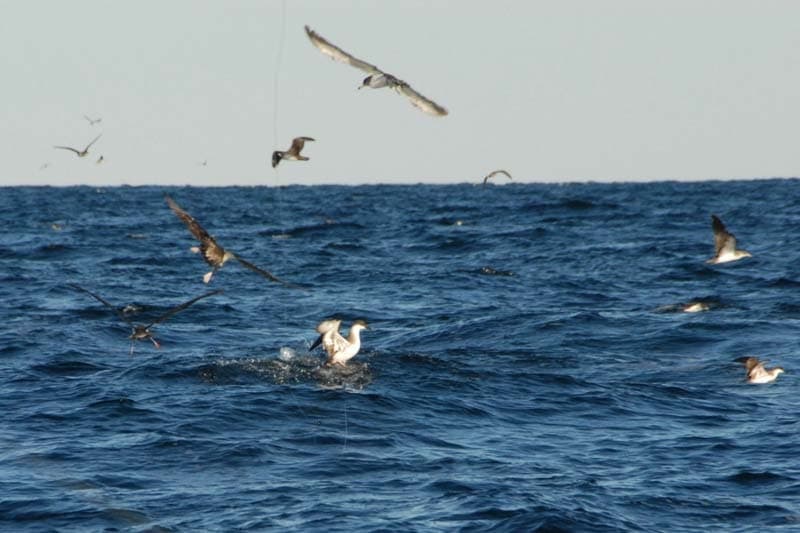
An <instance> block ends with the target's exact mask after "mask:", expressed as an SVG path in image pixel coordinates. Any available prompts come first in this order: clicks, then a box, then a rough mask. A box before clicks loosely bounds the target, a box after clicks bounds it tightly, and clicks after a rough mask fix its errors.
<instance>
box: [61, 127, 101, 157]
mask: <svg viewBox="0 0 800 533" xmlns="http://www.w3.org/2000/svg"><path fill="white" fill-rule="evenodd" d="M102 135H103V134H102V133H101V134H100V135H98V136H97V137H95V138H94V140H92V142H90V143H89V144H87V145H86V148H84V149H83V150H76V149H75V148H71V147H69V146H54V147H53V148H59V149H61V150H70V151H72V152H75V153H76V154H77V155H78V157H86V155H87V154H88V153H89V148H90V147H91V146H92V145H93V144H94V143H96V142H97V139H99V138H100V137H101V136H102Z"/></svg>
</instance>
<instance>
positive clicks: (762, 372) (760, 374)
mask: <svg viewBox="0 0 800 533" xmlns="http://www.w3.org/2000/svg"><path fill="white" fill-rule="evenodd" d="M737 361H739V362H740V363H743V364H744V367H745V369H746V370H747V382H748V383H770V382H772V381H775V380H776V379H777V378H778V376H779V375H781V374H782V373H783V372H785V370H784V369H783V368H781V367H779V366H776V367H774V368H770V369H769V370H767V369H766V368H765V367H764V363H763V362H761V361H759V360H758V358H757V357H740V358H739V359H737Z"/></svg>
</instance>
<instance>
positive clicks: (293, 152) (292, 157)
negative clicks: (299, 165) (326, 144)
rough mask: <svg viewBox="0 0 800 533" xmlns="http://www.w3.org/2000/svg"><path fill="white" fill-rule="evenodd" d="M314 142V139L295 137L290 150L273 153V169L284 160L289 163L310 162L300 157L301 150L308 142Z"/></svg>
mask: <svg viewBox="0 0 800 533" xmlns="http://www.w3.org/2000/svg"><path fill="white" fill-rule="evenodd" d="M313 140H314V139H312V138H311V137H295V138H294V139H292V146H291V147H289V149H288V150H286V151H285V152H281V151H279V150H275V151H274V152H272V168H275V167H277V166H278V163H280V162H281V160H283V159H286V160H287V161H308V158H307V157H305V156H302V155H300V150H302V149H303V146H305V144H306V141H313Z"/></svg>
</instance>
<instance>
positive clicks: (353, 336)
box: [309, 319, 369, 366]
mask: <svg viewBox="0 0 800 533" xmlns="http://www.w3.org/2000/svg"><path fill="white" fill-rule="evenodd" d="M341 324H342V321H341V320H339V319H331V320H325V321H323V322H320V323H319V325H318V326H317V333H319V334H320V335H319V337H318V338H317V340H316V341H314V344H312V345H311V348H309V351H311V350H313V349H314V348H316V347H317V346H319V345H320V344H322V347H323V348H324V349H325V351H326V352H327V354H328V359H327V361H326V362H325V364H326V365H329V366H330V365H341V366H344V365H345V364H347V361H349V360H350V359H352V358H353V357H355V356H356V354H357V353H358V351H359V350H360V349H361V335H360V332H361V330H362V329H369V327H368V326H367V323H366V322H364V321H363V320H356V321H355V322H353V325H351V326H350V333H349V334H348V335H347V338H346V339H345V338H344V337H342V335H341V334H340V333H339V326H340V325H341Z"/></svg>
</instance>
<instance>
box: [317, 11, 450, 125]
mask: <svg viewBox="0 0 800 533" xmlns="http://www.w3.org/2000/svg"><path fill="white" fill-rule="evenodd" d="M305 28H306V34H307V35H308V38H309V39H311V43H312V44H313V45H314V46H316V47H317V48H318V49H319V50H320V52H322V53H323V54H325V55H326V56H329V57H330V58H331V59H333V60H335V61H338V62H340V63H345V64H348V65H350V66H351V67H356V68H357V69H360V70H363V71H364V72H367V73H368V74H369V76H367V77H366V78H364V81H363V82H361V86H360V87H359V89H361V88H363V87H371V88H373V89H380V88H381V87H391V88H392V89H394V90H395V91H396V92H397V93H399V94H402V95H404V96H406V97H407V98H408V99H409V100H410V101H411V103H412V104H413V105H415V106H416V107H418V108H419V109H421V110H422V111H424V112H425V113H428V114H429V115H434V116H444V115H446V114H447V109H445V108H443V107H442V106H440V105H439V104H437V103H436V102H434V101H433V100H429V99H428V98H425V97H424V96H422V95H421V94H420V93H418V92H417V91H415V90H414V89H412V88H411V86H410V85H409V84H408V83H406V82H404V81H403V80H400V79H398V78H396V77H394V76H392V75H391V74H388V73H386V72H383V71H382V70H381V69H379V68H378V67H376V66H375V65H371V64H369V63H367V62H366V61H362V60H360V59H357V58H355V57H353V56H352V55H350V54H348V53H347V52H345V51H344V50H342V49H341V48H339V47H337V46H335V45H334V44H332V43H330V42H328V41H327V40H325V39H324V38H323V37H322V36H321V35H319V34H318V33H317V32H315V31H314V30H312V29H311V28H309V27H308V26H306V27H305Z"/></svg>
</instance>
